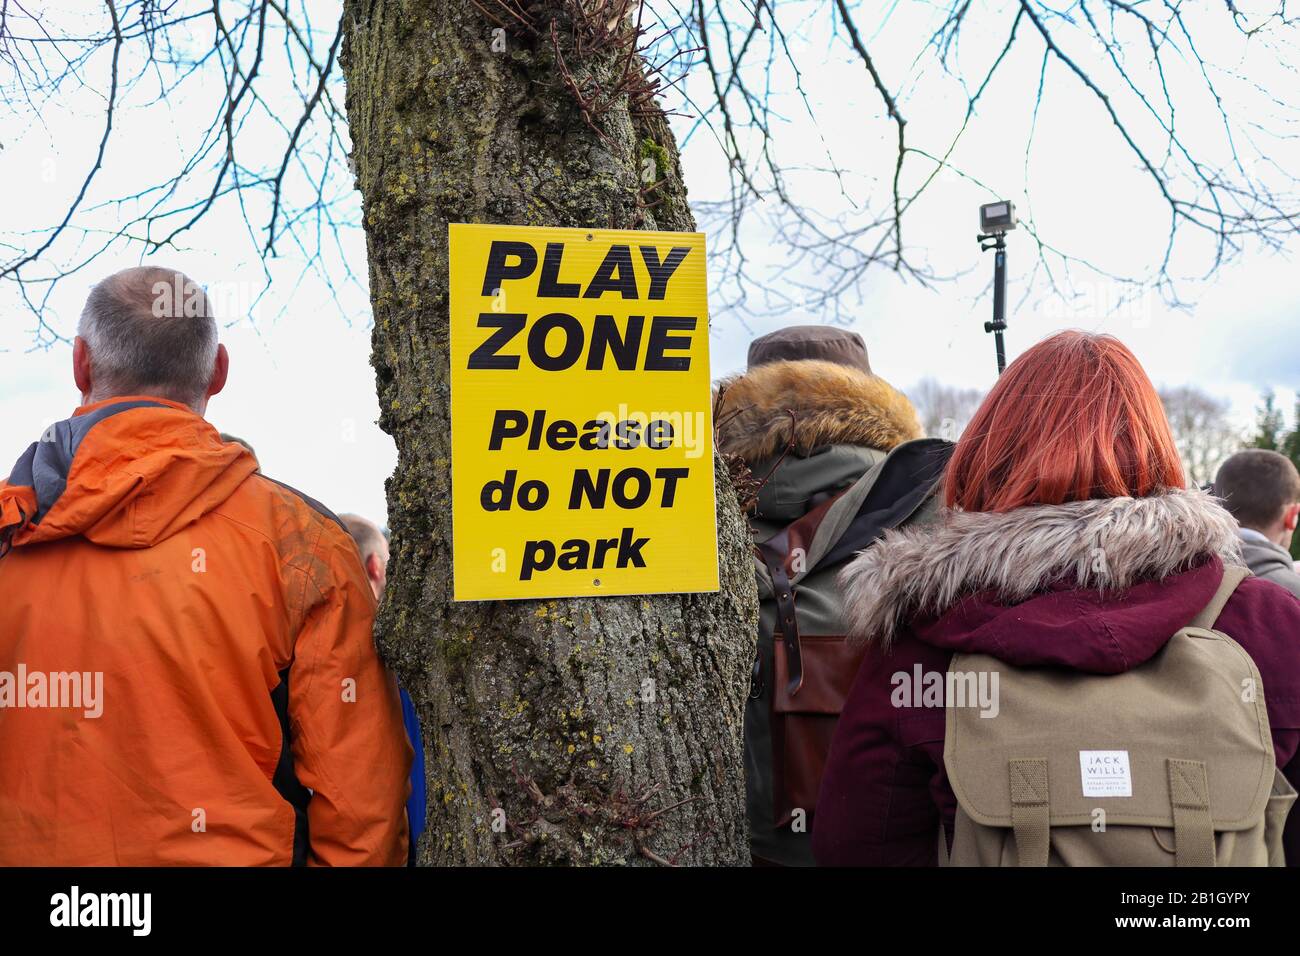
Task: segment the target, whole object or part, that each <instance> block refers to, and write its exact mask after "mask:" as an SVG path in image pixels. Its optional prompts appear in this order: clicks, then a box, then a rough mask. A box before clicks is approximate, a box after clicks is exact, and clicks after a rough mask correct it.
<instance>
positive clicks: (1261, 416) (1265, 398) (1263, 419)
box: [1250, 389, 1285, 451]
mask: <svg viewBox="0 0 1300 956" xmlns="http://www.w3.org/2000/svg"><path fill="white" fill-rule="evenodd" d="M1261 401H1262V402H1263V404H1262V405H1260V406H1259V408H1258V409H1257V410H1256V413H1255V437H1254V438H1252V439H1251V441H1250V447H1252V448H1267V449H1268V450H1269V451H1278V450H1279V449H1280V448H1281V447H1282V429H1283V427H1284V424H1285V423H1284V422H1283V420H1282V410H1281V409H1280V408H1278V407H1277V397H1276V396H1275V395H1274V394H1273V390H1272V389H1269V390H1268V391H1267V392H1264V393H1263V395H1262V396H1261Z"/></svg>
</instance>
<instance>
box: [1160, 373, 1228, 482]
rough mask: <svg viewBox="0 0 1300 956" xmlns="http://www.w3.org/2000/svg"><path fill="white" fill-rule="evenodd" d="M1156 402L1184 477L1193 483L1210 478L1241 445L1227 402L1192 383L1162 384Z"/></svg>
mask: <svg viewBox="0 0 1300 956" xmlns="http://www.w3.org/2000/svg"><path fill="white" fill-rule="evenodd" d="M1160 402H1161V404H1163V405H1164V407H1165V415H1166V416H1167V417H1168V418H1169V427H1170V428H1171V429H1172V430H1173V433H1174V442H1175V443H1176V444H1177V446H1178V454H1179V456H1180V457H1181V458H1182V460H1183V468H1184V469H1185V470H1186V472H1187V479H1188V481H1190V482H1191V483H1192V484H1195V485H1205V484H1208V483H1209V482H1211V481H1213V480H1214V475H1215V472H1217V471H1218V470H1219V466H1220V465H1221V464H1223V462H1224V461H1225V460H1226V459H1227V457H1228V456H1229V455H1231V454H1232V453H1233V452H1235V451H1237V450H1238V449H1240V448H1241V446H1242V436H1241V434H1240V433H1239V432H1238V431H1237V430H1236V429H1235V428H1234V427H1233V425H1232V421H1231V419H1230V417H1229V412H1230V410H1231V407H1232V406H1231V403H1230V402H1228V401H1227V399H1222V398H1216V397H1214V396H1213V395H1211V394H1209V393H1208V392H1206V391H1204V390H1202V389H1199V388H1197V387H1196V386H1194V385H1179V386H1177V387H1174V388H1162V389H1160Z"/></svg>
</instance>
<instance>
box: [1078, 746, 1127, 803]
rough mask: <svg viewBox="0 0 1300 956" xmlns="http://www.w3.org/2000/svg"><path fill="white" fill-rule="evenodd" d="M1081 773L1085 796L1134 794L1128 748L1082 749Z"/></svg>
mask: <svg viewBox="0 0 1300 956" xmlns="http://www.w3.org/2000/svg"><path fill="white" fill-rule="evenodd" d="M1079 773H1080V774H1081V775H1082V777H1083V795H1084V796H1085V797H1131V796H1133V775H1132V774H1131V773H1130V772H1129V768H1128V751H1127V750H1080V751H1079Z"/></svg>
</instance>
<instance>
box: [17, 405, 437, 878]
mask: <svg viewBox="0 0 1300 956" xmlns="http://www.w3.org/2000/svg"><path fill="white" fill-rule="evenodd" d="M256 468H257V464H256V461H255V459H254V458H253V456H252V455H250V454H249V453H248V451H247V450H245V449H244V448H243V447H242V446H240V445H237V444H225V443H223V442H222V441H221V439H220V438H219V437H218V435H217V432H216V431H215V430H214V429H213V428H212V426H211V425H209V424H208V423H207V422H206V421H204V420H203V419H202V418H201V417H199V416H198V415H196V414H194V413H193V412H192V411H190V410H189V409H187V408H185V407H184V406H182V405H179V404H177V403H175V402H170V401H165V400H162V399H156V398H149V397H145V396H129V397H121V398H114V399H111V400H109V401H106V402H99V403H96V404H93V405H87V406H85V407H83V408H79V409H78V410H77V411H76V413H75V414H74V416H73V417H72V418H71V419H69V420H67V421H65V422H60V423H59V424H57V425H55V426H52V427H51V428H50V429H49V430H47V431H46V433H45V434H44V435H43V436H42V438H41V440H40V441H38V442H36V443H35V444H34V445H32V446H31V448H29V449H28V451H27V452H26V453H25V454H24V455H23V456H22V458H20V459H19V460H18V464H17V465H16V466H15V467H14V471H13V473H12V474H11V475H10V476H9V480H8V482H6V483H3V484H0V865H2V866H13V865H87V866H112V865H126V866H145V865H148V866H157V865H200V864H218V865H288V864H290V863H292V862H307V863H311V864H321V865H330V864H334V865H339V864H389V865H400V864H402V863H404V862H405V860H406V840H407V831H406V816H405V813H404V803H405V800H406V795H407V791H408V788H409V781H408V779H407V774H408V773H409V769H410V761H411V748H410V745H409V744H408V743H407V740H406V735H405V732H404V730H403V727H402V715H401V708H400V704H399V702H398V696H397V685H396V682H395V681H394V679H393V678H392V676H391V675H390V674H388V672H387V671H386V670H385V669H384V668H383V666H382V664H381V663H380V661H379V658H378V656H377V654H376V653H375V647H374V641H373V638H372V636H371V624H372V621H373V618H374V612H375V601H374V597H373V596H372V594H371V591H370V587H369V584H368V583H367V581H366V577H365V573H364V571H363V570H362V566H361V560H360V557H359V556H358V554H357V550H356V546H355V545H354V544H353V541H352V539H351V538H350V537H349V536H348V534H347V532H346V531H344V530H343V528H342V526H341V525H339V524H338V521H337V519H336V518H334V516H333V515H332V514H330V513H329V512H328V511H327V510H326V509H324V508H323V507H321V506H320V505H318V504H316V503H315V502H313V501H311V499H308V498H305V497H304V496H302V495H300V494H298V493H297V492H295V491H293V490H292V489H289V488H287V487H286V486H283V485H280V484H278V483H277V482H274V481H272V480H270V479H268V478H265V477H263V476H262V475H260V474H257V473H255V470H256ZM97 688H98V690H97ZM309 791H310V792H309Z"/></svg>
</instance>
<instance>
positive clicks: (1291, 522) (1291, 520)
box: [1282, 503, 1300, 531]
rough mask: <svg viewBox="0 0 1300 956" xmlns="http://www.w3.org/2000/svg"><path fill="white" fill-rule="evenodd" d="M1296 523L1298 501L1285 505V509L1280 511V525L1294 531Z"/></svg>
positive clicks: (1298, 521) (1298, 515) (1299, 516)
mask: <svg viewBox="0 0 1300 956" xmlns="http://www.w3.org/2000/svg"><path fill="white" fill-rule="evenodd" d="M1298 523H1300V503H1297V504H1294V505H1287V509H1286V511H1284V512H1282V526H1283V527H1284V528H1286V530H1287V531H1294V530H1295V529H1296V525H1297V524H1298Z"/></svg>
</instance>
